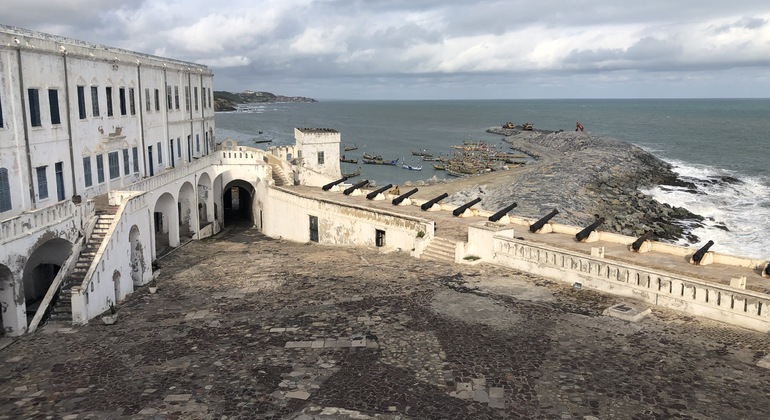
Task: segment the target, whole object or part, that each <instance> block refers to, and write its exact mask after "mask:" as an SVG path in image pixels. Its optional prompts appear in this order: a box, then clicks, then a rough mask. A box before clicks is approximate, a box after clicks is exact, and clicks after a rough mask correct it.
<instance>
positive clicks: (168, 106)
mask: <svg viewBox="0 0 770 420" xmlns="http://www.w3.org/2000/svg"><path fill="white" fill-rule="evenodd" d="M173 105H174V104H173V102H171V85H166V109H168V110H169V111H170V110H172V109H174V107H173Z"/></svg>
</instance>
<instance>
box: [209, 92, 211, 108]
mask: <svg viewBox="0 0 770 420" xmlns="http://www.w3.org/2000/svg"><path fill="white" fill-rule="evenodd" d="M209 108H211V88H209Z"/></svg>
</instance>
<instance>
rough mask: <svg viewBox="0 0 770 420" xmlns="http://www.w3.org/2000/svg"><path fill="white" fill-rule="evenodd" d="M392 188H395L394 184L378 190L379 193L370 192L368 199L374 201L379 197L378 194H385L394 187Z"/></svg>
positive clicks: (367, 195)
mask: <svg viewBox="0 0 770 420" xmlns="http://www.w3.org/2000/svg"><path fill="white" fill-rule="evenodd" d="M392 186H393V184H388V185H386V186H384V187H382V188H380V189H378V190H377V191H372V192H370V193H369V194H366V199H367V200H371V199H373V198H374V197H377V194H380V193H384V192H385V191H387V190H388V189H390V187H392Z"/></svg>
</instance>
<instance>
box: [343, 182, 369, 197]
mask: <svg viewBox="0 0 770 420" xmlns="http://www.w3.org/2000/svg"><path fill="white" fill-rule="evenodd" d="M368 183H369V180H366V179H365V180H363V181H361V182H359V183H358V184H356V185H353V186H352V187H348V188H346V189H345V191H343V192H342V193H343V194H345V195H350V193H352V192H353V191H355V190H357V189H359V188H361V187H363V186H364V185H366V184H368Z"/></svg>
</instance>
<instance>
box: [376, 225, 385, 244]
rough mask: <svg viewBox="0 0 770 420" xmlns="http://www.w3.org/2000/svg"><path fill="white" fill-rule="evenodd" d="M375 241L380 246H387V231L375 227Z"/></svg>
mask: <svg viewBox="0 0 770 420" xmlns="http://www.w3.org/2000/svg"><path fill="white" fill-rule="evenodd" d="M374 242H375V244H376V245H377V246H378V247H383V246H385V231H384V230H380V229H375V231H374Z"/></svg>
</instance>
